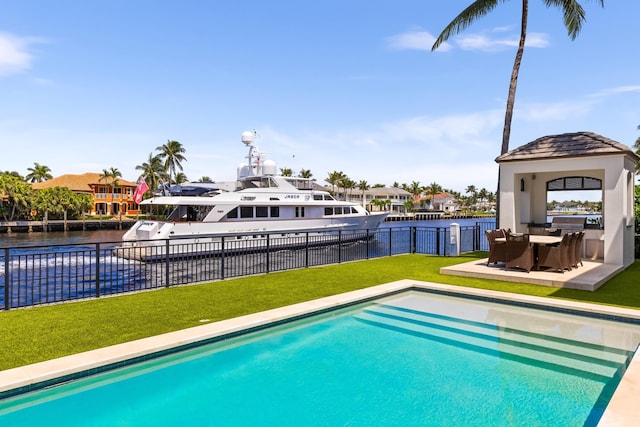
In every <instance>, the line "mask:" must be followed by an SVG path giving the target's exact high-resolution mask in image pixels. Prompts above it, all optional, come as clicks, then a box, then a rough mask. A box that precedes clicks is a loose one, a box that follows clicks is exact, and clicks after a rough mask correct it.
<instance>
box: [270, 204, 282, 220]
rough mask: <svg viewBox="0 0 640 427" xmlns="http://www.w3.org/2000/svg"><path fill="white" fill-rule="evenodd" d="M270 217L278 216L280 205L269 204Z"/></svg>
mask: <svg viewBox="0 0 640 427" xmlns="http://www.w3.org/2000/svg"><path fill="white" fill-rule="evenodd" d="M270 216H271V218H277V217H279V216H280V206H271V215H270Z"/></svg>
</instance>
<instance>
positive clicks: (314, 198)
mask: <svg viewBox="0 0 640 427" xmlns="http://www.w3.org/2000/svg"><path fill="white" fill-rule="evenodd" d="M313 200H322V194H314V195H313Z"/></svg>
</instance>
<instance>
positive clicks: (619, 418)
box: [0, 279, 640, 427]
mask: <svg viewBox="0 0 640 427" xmlns="http://www.w3.org/2000/svg"><path fill="white" fill-rule="evenodd" d="M412 289H424V290H435V291H444V292H448V293H452V294H460V295H471V296H479V297H488V298H495V299H499V300H503V301H505V302H518V303H530V304H537V305H542V306H544V307H554V308H560V309H573V310H579V311H583V312H588V313H597V314H602V315H610V316H622V317H627V318H631V319H635V320H640V310H631V309H624V308H617V307H609V306H601V305H596V304H588V303H580V302H571V301H564V300H556V299H552V298H543V297H533V296H526V295H519V294H512V293H506V292H498V291H491V290H485V289H475V288H465V287H461V286H452V285H443V284H437V283H429V282H421V281H416V280H408V279H406V280H400V281H397V282H392V283H387V284H383V285H379V286H373V287H370V288H366V289H361V290H357V291H353V292H347V293H344V294H339V295H334V296H329V297H326V298H321V299H317V300H313V301H308V302H303V303H299V304H294V305H291V306H286V307H282V308H277V309H273V310H268V311H264V312H260V313H255V314H250V315H247V316H242V317H237V318H233V319H228V320H223V321H219V322H214V323H207V324H204V325H202V326H197V327H193V328H188V329H184V330H180V331H176V332H171V333H167V334H162V335H158V336H154V337H149V338H144V339H140V340H136V341H131V342H127V343H123V344H118V345H114V346H110V347H105V348H101V349H97V350H92V351H87V352H84V353H79V354H74V355H70V356H66V357H61V358H58V359H54V360H49V361H45V362H40V363H35V364H32V365H27V366H21V367H18V368H13V369H8V370H5V371H0V396H2V395H5V396H6V395H8V393H9V392H10V391H11V390H16V389H20V390H22V391H28V390H29V389H30V388H32V387H34V386H36V385H38V384H42V383H50V382H54V381H55V380H56V379H57V378H70V379H72V378H74V376H80V374H81V373H83V372H92V371H95V370H98V369H99V368H100V367H103V366H108V365H110V366H118V365H122V366H124V365H125V364H126V361H128V360H131V359H135V358H144V357H145V356H149V355H152V354H153V353H158V352H162V351H167V350H170V349H172V348H175V347H180V346H188V345H190V344H194V343H196V342H198V341H203V340H209V339H212V338H215V337H219V336H224V335H228V334H233V333H237V332H240V331H243V330H245V329H252V328H257V327H260V326H264V325H267V324H270V323H273V322H278V321H283V320H286V319H289V318H293V317H300V316H304V315H308V314H311V313H314V312H317V311H323V310H328V309H332V308H337V307H340V306H343V305H345V304H351V303H357V302H359V301H362V300H367V299H375V298H378V297H383V296H386V295H388V294H390V293H397V292H401V291H405V290H412ZM203 320H206V319H203ZM638 396H640V355H639V354H636V355H635V356H634V358H633V359H632V362H631V364H630V365H629V367H628V368H627V371H626V373H625V375H624V377H623V378H622V380H621V382H620V384H619V385H618V388H617V389H616V391H615V394H614V396H613V398H612V399H611V401H610V403H609V405H608V406H607V409H606V411H605V414H604V415H603V417H602V418H601V420H600V423H599V424H598V425H599V426H607V427H609V426H627V425H629V426H631V425H633V426H637V425H640V410H638V408H637V406H638V405H637V401H638Z"/></svg>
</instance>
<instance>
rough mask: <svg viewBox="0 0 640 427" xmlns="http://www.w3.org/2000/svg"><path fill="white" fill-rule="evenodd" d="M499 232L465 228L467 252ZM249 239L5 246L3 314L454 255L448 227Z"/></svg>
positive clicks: (0, 265) (0, 268) (1, 256)
mask: <svg viewBox="0 0 640 427" xmlns="http://www.w3.org/2000/svg"><path fill="white" fill-rule="evenodd" d="M493 226H494V223H493V222H478V223H476V225H475V226H464V227H461V230H460V241H461V248H460V250H461V252H472V251H476V250H488V248H487V242H486V239H484V238H481V237H483V236H484V230H486V229H489V228H492V227H493ZM243 237H244V238H243ZM246 237H247V236H240V235H229V236H225V237H223V238H222V239H216V241H210V242H186V241H185V243H180V240H179V239H172V240H171V242H169V241H163V243H162V244H161V245H158V246H153V247H151V248H148V249H143V248H141V247H140V246H138V247H122V245H121V242H108V243H105V242H102V243H92V244H74V245H58V246H33V247H16V248H0V290H1V292H0V310H10V309H12V308H18V307H27V306H34V305H43V304H51V303H57V302H63V301H71V300H79V299H86V298H98V297H101V296H105V295H114V294H120V293H126V292H133V291H141V290H149V289H156V288H162V287H168V286H175V285H183V284H189V283H198V282H207V281H216V280H223V279H228V278H233V277H241V276H249V275H255V274H263V273H269V272H275V271H282V270H292V269H299V268H306V267H313V266H319V265H327V264H336V263H341V262H348V261H356V260H364V259H370V258H379V257H385V256H392V255H399V254H406V253H420V254H432V255H444V256H446V255H450V254H451V250H452V247H451V244H450V242H449V237H450V230H449V228H447V227H392V228H387V229H378V230H363V231H361V232H358V233H355V234H353V233H349V234H346V233H345V234H337V235H336V234H334V235H326V236H322V237H318V236H313V235H311V234H310V233H300V234H298V235H297V236H295V237H290V236H289V237H283V236H282V235H281V234H260V235H259V236H250V238H249V239H247V238H246ZM319 239H320V240H319ZM210 240H211V239H210ZM170 243H171V244H170ZM169 247H170V249H169Z"/></svg>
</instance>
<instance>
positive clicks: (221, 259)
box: [220, 236, 224, 280]
mask: <svg viewBox="0 0 640 427" xmlns="http://www.w3.org/2000/svg"><path fill="white" fill-rule="evenodd" d="M220 280H224V236H222V241H221V242H220Z"/></svg>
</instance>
